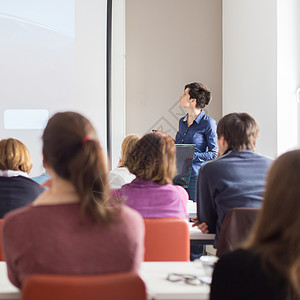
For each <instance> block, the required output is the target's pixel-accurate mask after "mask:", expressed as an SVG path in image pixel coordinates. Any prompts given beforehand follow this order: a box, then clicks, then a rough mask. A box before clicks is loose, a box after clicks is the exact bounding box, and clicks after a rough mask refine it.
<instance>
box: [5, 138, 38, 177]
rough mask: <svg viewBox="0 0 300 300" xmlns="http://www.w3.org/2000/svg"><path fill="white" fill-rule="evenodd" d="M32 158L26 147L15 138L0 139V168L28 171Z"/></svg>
mask: <svg viewBox="0 0 300 300" xmlns="http://www.w3.org/2000/svg"><path fill="white" fill-rule="evenodd" d="M31 168H32V160H31V156H30V153H29V151H28V149H27V147H26V146H25V145H24V144H23V143H22V142H20V141H19V140H17V139H12V138H10V139H5V140H1V141H0V170H14V171H23V172H26V173H29V172H30V170H31Z"/></svg>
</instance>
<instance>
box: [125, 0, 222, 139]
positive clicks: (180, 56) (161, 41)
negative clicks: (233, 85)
mask: <svg viewBox="0 0 300 300" xmlns="http://www.w3.org/2000/svg"><path fill="white" fill-rule="evenodd" d="M193 81H198V82H203V83H205V84H206V85H207V86H208V87H209V88H210V89H211V91H212V94H213V101H212V102H211V103H210V104H209V105H208V106H207V108H206V110H207V112H208V114H209V115H210V116H212V117H213V118H215V119H216V120H218V119H220V117H221V114H222V99H221V97H222V1H221V0H209V1H207V0H151V1H149V0H126V132H127V134H129V133H137V134H140V135H142V134H145V133H146V132H148V131H150V130H151V129H162V130H164V131H166V132H169V134H171V135H174V134H175V132H176V130H177V127H178V119H179V117H180V116H182V115H183V114H184V112H183V111H180V109H179V108H178V107H177V103H178V99H179V98H178V95H179V94H180V93H182V91H183V88H184V85H185V84H186V83H189V82H193Z"/></svg>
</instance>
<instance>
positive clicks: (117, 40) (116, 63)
mask: <svg viewBox="0 0 300 300" xmlns="http://www.w3.org/2000/svg"><path fill="white" fill-rule="evenodd" d="M125 12H126V10H125V0H113V1H112V70H111V72H112V74H111V76H112V83H111V84H112V87H111V100H112V103H111V120H110V126H111V132H112V136H111V153H110V160H111V165H112V168H115V167H116V166H117V164H118V161H119V158H120V151H121V144H122V141H123V139H124V137H125V136H126V120H125V118H126V110H125V109H126V85H125V82H126V81H125V72H126V70H125V45H126V41H125V39H126V36H125V20H126V15H125Z"/></svg>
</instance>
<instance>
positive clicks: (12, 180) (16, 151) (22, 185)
mask: <svg viewBox="0 0 300 300" xmlns="http://www.w3.org/2000/svg"><path fill="white" fill-rule="evenodd" d="M31 168H32V160H31V156H30V153H29V151H28V149H27V147H26V146H25V145H24V144H23V143H22V142H21V141H19V140H17V139H13V138H9V139H4V140H1V141H0V218H3V216H4V215H5V214H6V213H7V212H9V211H11V210H13V209H16V208H19V207H22V206H25V205H27V204H30V203H31V202H32V201H33V200H34V199H35V198H37V197H38V196H39V195H40V194H41V193H42V192H43V189H42V188H41V187H40V186H39V184H37V183H36V182H34V181H33V180H31V179H30V178H29V176H28V174H29V172H30V170H31Z"/></svg>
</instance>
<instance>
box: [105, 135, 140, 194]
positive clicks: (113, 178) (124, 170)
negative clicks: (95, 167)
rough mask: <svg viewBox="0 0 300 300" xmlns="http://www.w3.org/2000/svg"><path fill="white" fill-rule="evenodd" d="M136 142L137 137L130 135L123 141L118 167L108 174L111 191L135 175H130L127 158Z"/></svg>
mask: <svg viewBox="0 0 300 300" xmlns="http://www.w3.org/2000/svg"><path fill="white" fill-rule="evenodd" d="M138 140H139V137H138V136H137V135H135V134H130V135H128V136H127V137H126V138H125V139H124V140H123V143H122V146H121V158H120V160H119V164H118V167H117V168H115V169H113V170H111V171H110V172H109V173H108V178H109V183H110V188H111V189H119V188H121V187H122V186H123V185H124V184H126V183H130V182H131V181H132V180H133V179H134V178H135V175H133V174H131V173H130V172H129V170H128V159H127V158H128V156H129V154H130V152H131V151H132V149H133V147H134V145H135V144H136V142H137V141H138Z"/></svg>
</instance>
